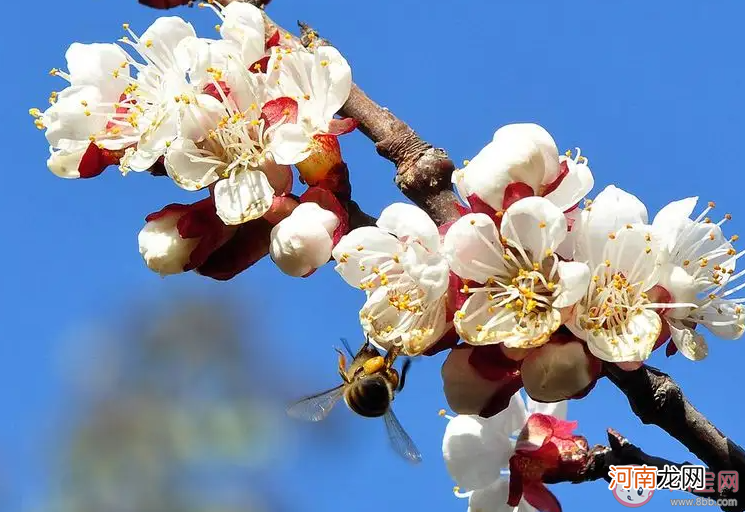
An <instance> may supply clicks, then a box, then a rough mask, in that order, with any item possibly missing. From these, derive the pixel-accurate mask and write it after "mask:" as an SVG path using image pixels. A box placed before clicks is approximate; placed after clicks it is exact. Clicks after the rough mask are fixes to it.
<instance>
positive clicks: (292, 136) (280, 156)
mask: <svg viewBox="0 0 745 512" xmlns="http://www.w3.org/2000/svg"><path fill="white" fill-rule="evenodd" d="M311 140H312V139H311V138H310V137H309V136H308V134H307V133H306V131H305V130H304V129H303V128H302V127H301V126H300V125H297V124H294V123H287V124H283V125H282V126H280V127H278V128H277V129H276V130H274V131H273V132H272V139H271V142H270V144H269V146H268V147H267V151H268V152H270V153H271V154H272V155H273V156H274V160H275V161H276V162H277V163H278V164H280V165H293V164H296V163H299V162H302V161H303V160H305V159H306V158H308V156H309V155H310V153H311V145H310V143H311Z"/></svg>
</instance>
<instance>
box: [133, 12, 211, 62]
mask: <svg viewBox="0 0 745 512" xmlns="http://www.w3.org/2000/svg"><path fill="white" fill-rule="evenodd" d="M196 35H197V34H196V32H195V31H194V27H193V26H192V25H191V23H187V22H186V21H184V20H183V19H181V18H179V17H178V16H163V17H160V18H158V19H157V20H155V21H154V22H153V24H152V25H150V27H149V28H148V29H147V30H146V31H145V32H144V33H143V34H142V35H141V36H140V42H139V43H138V44H137V51H138V52H140V53H141V54H142V55H143V56H145V57H147V58H148V59H149V60H151V61H153V62H156V63H158V64H159V65H163V64H165V63H172V62H173V61H174V57H173V55H174V53H175V51H176V48H177V47H178V45H179V43H180V42H181V41H182V40H184V39H186V38H187V37H196Z"/></svg>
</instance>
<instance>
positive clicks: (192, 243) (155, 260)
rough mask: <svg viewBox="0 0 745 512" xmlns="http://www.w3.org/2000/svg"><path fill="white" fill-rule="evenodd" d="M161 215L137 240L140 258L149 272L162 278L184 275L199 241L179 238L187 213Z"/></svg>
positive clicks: (150, 223) (149, 224)
mask: <svg viewBox="0 0 745 512" xmlns="http://www.w3.org/2000/svg"><path fill="white" fill-rule="evenodd" d="M159 213H161V214H162V215H158V216H157V217H156V218H154V219H152V220H149V221H148V222H147V224H145V227H144V228H142V230H141V231H140V234H139V235H138V236H137V241H138V242H139V244H140V254H141V255H142V257H143V258H144V259H145V264H146V265H147V266H148V268H150V270H153V271H154V272H157V273H158V274H160V275H161V276H167V275H171V274H178V273H181V272H184V268H185V267H186V266H187V265H188V263H189V260H190V258H191V253H192V251H193V250H194V249H195V248H196V247H197V245H198V244H199V239H198V238H192V239H184V238H182V237H181V235H180V234H179V231H178V227H177V224H178V221H179V220H180V219H181V217H182V216H183V214H184V213H185V212H183V211H173V210H171V211H167V212H166V211H163V212H159Z"/></svg>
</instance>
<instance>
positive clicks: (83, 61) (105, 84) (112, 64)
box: [65, 43, 129, 101]
mask: <svg viewBox="0 0 745 512" xmlns="http://www.w3.org/2000/svg"><path fill="white" fill-rule="evenodd" d="M65 59H67V69H68V73H69V75H70V83H71V84H72V85H92V86H94V87H96V88H98V90H99V91H100V92H101V98H103V100H104V101H118V100H119V97H120V96H121V94H122V91H124V89H125V88H126V87H127V84H128V80H127V79H128V78H129V65H128V64H127V65H126V66H124V67H123V68H122V67H121V66H122V64H124V63H127V62H128V61H129V59H128V57H127V54H126V53H125V52H124V50H122V49H121V48H120V47H119V46H117V45H115V44H111V43H106V44H102V43H93V44H81V43H73V44H71V45H70V48H68V49H67V53H65ZM114 71H116V76H114Z"/></svg>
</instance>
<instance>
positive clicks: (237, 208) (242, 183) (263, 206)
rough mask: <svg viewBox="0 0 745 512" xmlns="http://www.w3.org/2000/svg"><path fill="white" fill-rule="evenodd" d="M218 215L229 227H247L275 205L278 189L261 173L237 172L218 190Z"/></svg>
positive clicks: (216, 198)
mask: <svg viewBox="0 0 745 512" xmlns="http://www.w3.org/2000/svg"><path fill="white" fill-rule="evenodd" d="M213 193H214V196H215V206H216V208H217V214H218V215H219V216H220V218H221V219H222V221H223V222H224V223H225V224H227V225H236V224H243V223H244V222H246V221H249V220H252V219H258V218H259V217H261V216H262V215H264V214H265V213H266V212H267V211H268V210H269V207H271V205H272V200H273V198H274V189H273V188H272V186H271V185H270V184H269V180H267V179H266V176H265V175H264V173H263V172H261V171H249V170H239V171H234V172H233V174H232V175H231V176H230V178H228V179H224V180H220V181H218V182H217V184H216V185H215V189H214V192H213Z"/></svg>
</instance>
